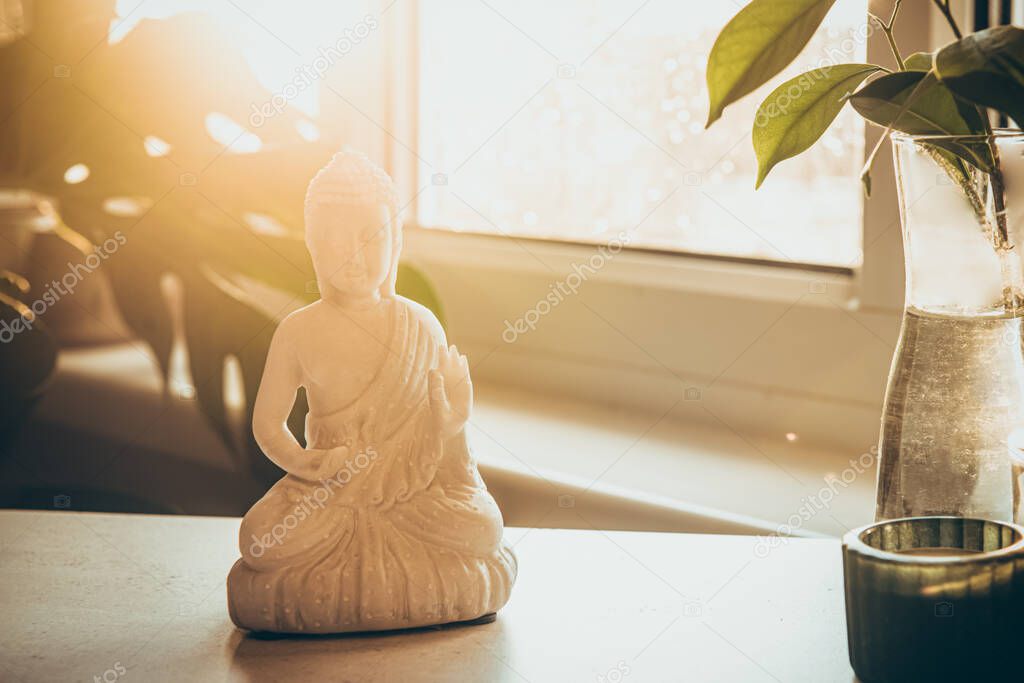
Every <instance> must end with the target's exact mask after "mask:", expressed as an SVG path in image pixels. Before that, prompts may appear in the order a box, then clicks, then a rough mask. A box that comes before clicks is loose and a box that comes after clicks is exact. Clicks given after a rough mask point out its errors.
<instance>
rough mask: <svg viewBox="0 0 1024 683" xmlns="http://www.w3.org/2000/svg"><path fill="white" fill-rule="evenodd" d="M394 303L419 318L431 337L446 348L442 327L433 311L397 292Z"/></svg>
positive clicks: (413, 316) (446, 343)
mask: <svg viewBox="0 0 1024 683" xmlns="http://www.w3.org/2000/svg"><path fill="white" fill-rule="evenodd" d="M394 305H396V306H400V307H402V308H404V309H405V310H406V311H408V312H409V315H410V316H411V317H412V318H414V319H416V320H419V321H420V323H421V324H422V325H423V326H424V327H426V328H427V330H428V331H429V332H430V336H431V337H433V338H434V340H435V341H436V342H437V343H438V344H441V345H442V346H444V347H446V348H447V346H448V342H447V340H446V338H445V335H444V328H443V327H441V322H440V321H439V320H438V319H437V316H436V315H434V312H433V311H431V310H430V309H429V308H427V307H426V306H424V305H423V304H420V303H417V302H415V301H413V300H412V299H407V298H405V297H404V296H400V295H397V294H396V295H395V296H394Z"/></svg>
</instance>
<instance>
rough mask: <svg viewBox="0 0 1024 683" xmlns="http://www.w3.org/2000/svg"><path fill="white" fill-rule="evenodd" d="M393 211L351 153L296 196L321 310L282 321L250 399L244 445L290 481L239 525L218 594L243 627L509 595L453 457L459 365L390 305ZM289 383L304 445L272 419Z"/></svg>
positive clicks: (461, 386)
mask: <svg viewBox="0 0 1024 683" xmlns="http://www.w3.org/2000/svg"><path fill="white" fill-rule="evenodd" d="M397 214H398V203H397V200H396V194H395V189H394V185H393V183H392V182H391V178H389V177H388V175H387V174H386V173H385V172H384V171H383V170H381V169H380V168H378V167H376V166H375V165H374V164H373V163H371V162H370V161H369V160H368V159H367V158H366V157H364V156H362V155H359V154H351V153H338V154H336V155H335V156H334V158H333V159H331V161H330V163H329V164H328V165H327V166H326V167H324V168H323V169H321V170H320V172H319V173H317V175H316V177H314V178H313V180H312V182H310V184H309V189H308V190H307V193H306V207H305V220H306V244H307V246H308V248H309V251H310V254H311V255H312V257H313V265H314V268H315V269H316V275H317V281H318V283H319V288H320V294H321V297H322V298H321V299H320V300H319V301H317V302H315V303H313V304H310V305H309V306H306V307H305V308H303V309H300V310H298V311H296V312H295V313H293V314H291V315H290V316H288V317H287V318H285V319H284V320H283V321H282V322H281V324H280V326H279V327H278V329H277V331H276V332H275V333H274V338H273V341H272V342H271V345H270V352H269V354H268V356H267V364H266V368H265V370H264V373H263V380H262V382H261V384H260V388H259V393H258V395H257V398H256V405H255V408H254V415H253V431H254V433H255V436H256V440H257V442H258V443H259V445H260V447H261V448H262V449H263V452H264V453H265V454H266V455H267V457H268V458H270V459H271V460H272V461H274V462H275V463H276V464H277V465H279V466H280V467H281V468H282V469H284V470H285V471H286V472H287V474H286V476H285V477H284V478H282V479H281V480H280V481H279V482H277V483H276V484H275V485H274V486H273V487H272V488H271V489H270V491H268V492H267V494H266V495H265V496H264V497H263V498H262V499H261V500H260V501H259V502H257V503H256V504H255V505H253V507H252V509H251V510H249V512H248V513H247V514H246V515H245V518H244V519H243V520H242V527H241V531H240V535H239V536H240V547H241V551H242V557H241V559H240V560H238V561H237V562H236V563H235V566H234V567H233V568H232V570H231V573H230V574H229V576H228V581H227V588H228V610H229V611H230V614H231V619H232V621H234V622H235V624H237V625H238V626H240V627H242V628H246V629H250V630H253V631H274V632H284V633H340V632H346V631H376V630H385V629H400V628H412V627H417V626H428V625H433V624H444V623H450V622H459V621H471V620H476V619H481V618H485V617H488V616H489V615H492V614H494V613H495V612H496V611H497V610H498V609H499V608H501V607H502V606H503V605H504V604H505V602H506V601H507V600H508V597H509V592H510V591H511V589H512V584H513V582H514V581H515V577H516V559H515V556H514V555H513V553H512V549H511V548H510V547H509V546H508V545H506V544H505V543H504V542H503V540H502V519H501V512H500V511H499V510H498V507H497V505H495V503H494V499H493V498H491V496H490V494H489V493H488V492H487V488H486V487H485V486H484V483H483V481H482V480H481V479H480V475H479V473H478V472H477V467H476V463H475V462H474V461H473V459H472V457H471V455H470V453H469V449H468V447H467V444H466V434H465V430H464V426H465V423H466V420H467V418H468V417H469V412H470V409H471V407H472V402H473V390H472V385H471V383H470V378H469V368H468V365H467V363H466V358H465V356H462V355H460V354H459V353H458V352H457V351H456V349H455V347H449V346H448V344H447V342H446V340H445V334H444V330H443V329H442V328H441V325H440V324H439V323H438V321H437V318H436V317H435V316H434V315H433V314H432V313H431V312H430V311H429V310H427V309H426V308H424V307H423V306H420V305H419V304H417V303H415V302H413V301H410V300H408V299H405V298H403V297H401V296H398V295H396V294H395V275H396V270H397V265H398V255H399V252H400V251H401V248H402V233H401V225H400V223H399V219H398V215H397ZM300 386H301V387H304V388H305V390H306V396H307V399H308V401H309V414H308V416H307V417H306V443H307V445H306V447H305V448H303V447H302V446H301V445H300V444H299V443H298V441H296V439H295V438H294V437H293V436H292V434H291V432H289V431H288V428H287V426H286V424H285V421H286V419H287V417H288V414H289V413H290V411H291V409H292V405H293V403H294V401H295V393H296V391H297V389H298V388H299V387H300Z"/></svg>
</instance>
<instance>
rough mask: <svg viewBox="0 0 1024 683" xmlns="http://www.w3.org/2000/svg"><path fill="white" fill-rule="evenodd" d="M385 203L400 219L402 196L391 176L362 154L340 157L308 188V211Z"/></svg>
mask: <svg viewBox="0 0 1024 683" xmlns="http://www.w3.org/2000/svg"><path fill="white" fill-rule="evenodd" d="M379 203H384V204H385V205H387V207H388V210H389V213H390V214H391V218H392V219H393V220H394V219H396V218H397V213H398V193H397V192H396V190H395V183H394V181H392V180H391V176H389V175H388V174H387V172H386V171H385V170H384V169H382V168H381V167H380V166H378V165H376V164H375V163H373V162H372V161H370V159H369V158H368V157H367V156H366V155H365V154H362V153H360V152H347V151H341V152H338V153H336V154H335V155H334V156H333V157H331V160H330V161H329V162H328V163H327V165H326V166H324V167H323V168H321V169H320V170H319V171H318V172H317V174H316V175H315V176H313V179H312V180H311V181H309V187H308V188H306V204H305V208H306V211H309V209H310V208H312V207H313V206H316V205H318V204H334V205H339V206H353V205H367V204H379Z"/></svg>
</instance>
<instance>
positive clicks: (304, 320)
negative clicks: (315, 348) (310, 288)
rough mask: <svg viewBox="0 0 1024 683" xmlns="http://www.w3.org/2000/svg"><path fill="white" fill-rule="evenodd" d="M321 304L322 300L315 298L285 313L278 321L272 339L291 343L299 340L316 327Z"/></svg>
mask: <svg viewBox="0 0 1024 683" xmlns="http://www.w3.org/2000/svg"><path fill="white" fill-rule="evenodd" d="M321 304H322V302H321V301H319V300H317V301H314V302H313V303H311V304H308V305H306V306H303V307H302V308H300V309H298V310H295V311H292V312H291V313H289V314H288V315H286V316H285V317H284V318H282V319H281V322H280V323H278V325H277V330H275V331H274V339H280V340H281V341H283V342H292V343H294V342H298V341H301V340H302V338H303V337H305V336H307V335H308V334H310V333H311V332H312V331H313V330H315V329H316V327H317V322H318V318H320V317H321V315H322V313H321V310H320V309H321V308H322V305H321Z"/></svg>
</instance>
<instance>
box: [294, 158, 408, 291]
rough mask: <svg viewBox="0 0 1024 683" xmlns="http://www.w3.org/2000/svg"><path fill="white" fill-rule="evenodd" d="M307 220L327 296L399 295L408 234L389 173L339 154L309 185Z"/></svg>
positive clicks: (320, 281)
mask: <svg viewBox="0 0 1024 683" xmlns="http://www.w3.org/2000/svg"><path fill="white" fill-rule="evenodd" d="M305 220H306V246H307V247H308V248H309V253H310V255H311V256H312V257H313V267H314V268H315V269H316V277H317V282H318V284H319V286H320V293H321V296H323V297H324V298H326V299H331V298H336V299H339V300H340V299H361V298H367V297H376V295H377V294H380V295H381V296H389V295H393V294H394V292H395V275H396V273H397V265H398V253H399V251H401V248H402V233H401V223H400V222H399V220H398V197H397V193H396V192H395V185H394V183H393V182H392V180H391V178H390V176H388V174H387V173H385V172H384V170H383V169H381V168H380V167H379V166H377V165H375V164H374V163H373V162H372V161H370V160H369V159H367V158H366V157H365V156H364V155H362V154H358V153H354V152H338V153H337V154H335V155H334V157H333V158H332V159H331V161H330V163H328V164H327V165H326V166H324V167H323V168H322V169H320V171H319V172H318V173H317V174H316V176H314V177H313V180H311V181H310V183H309V188H308V189H307V190H306V207H305Z"/></svg>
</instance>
